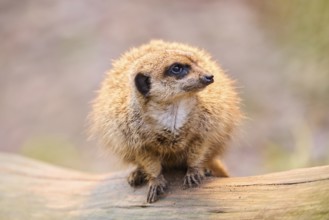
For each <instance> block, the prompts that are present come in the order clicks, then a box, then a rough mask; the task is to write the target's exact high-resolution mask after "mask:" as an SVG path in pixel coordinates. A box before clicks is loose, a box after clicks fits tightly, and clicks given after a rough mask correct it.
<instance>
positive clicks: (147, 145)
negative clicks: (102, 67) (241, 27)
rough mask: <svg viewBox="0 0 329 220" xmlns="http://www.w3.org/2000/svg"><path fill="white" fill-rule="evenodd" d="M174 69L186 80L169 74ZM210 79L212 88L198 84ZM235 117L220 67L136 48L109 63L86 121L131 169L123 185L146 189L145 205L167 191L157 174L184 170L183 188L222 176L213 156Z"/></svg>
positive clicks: (202, 56)
mask: <svg viewBox="0 0 329 220" xmlns="http://www.w3.org/2000/svg"><path fill="white" fill-rule="evenodd" d="M175 63H179V64H184V65H186V68H187V69H188V73H187V74H186V75H184V76H182V77H181V76H173V75H170V74H168V71H169V70H168V68H170V66H171V65H173V64H175ZM209 75H213V76H214V77H213V78H214V82H213V83H210V82H209V83H208V82H207V83H204V80H203V79H204V77H205V76H209ZM202 80H203V81H202ZM208 81H209V80H208ZM240 118H241V113H240V110H239V98H238V96H237V93H236V92H235V90H234V86H233V82H232V80H230V79H229V78H228V77H227V76H226V75H225V74H224V72H223V70H222V69H221V68H220V67H219V65H217V64H216V63H215V62H214V61H213V60H212V59H211V57H210V56H209V55H208V54H207V53H206V52H204V51H202V50H199V49H197V48H194V47H190V46H188V45H184V44H178V43H167V42H163V41H151V42H150V43H149V44H146V45H143V46H141V47H139V48H134V49H132V50H130V51H129V52H127V53H125V54H124V55H123V56H122V57H121V58H120V59H118V60H117V61H115V62H114V63H113V68H112V70H110V71H109V72H108V73H107V75H106V77H105V80H104V81H103V83H102V85H101V89H100V90H99V93H98V96H97V98H96V99H95V101H94V104H93V111H92V113H91V115H90V121H91V131H92V134H93V135H95V136H98V137H99V138H100V139H101V140H102V142H103V144H104V145H105V147H107V148H108V149H110V150H111V151H112V152H114V153H116V154H117V155H119V156H120V157H121V158H122V159H123V160H124V161H125V162H128V163H132V164H135V165H136V166H137V168H136V170H135V171H133V172H132V173H131V175H130V176H129V177H128V182H129V183H130V184H131V185H132V186H136V185H140V184H143V183H146V182H149V192H148V196H147V201H148V202H154V201H156V200H157V198H158V195H160V194H161V193H163V192H164V190H165V188H166V185H167V184H166V181H165V179H164V177H163V175H162V170H163V169H170V168H175V167H185V168H187V173H186V176H185V178H184V181H183V182H184V185H186V186H187V187H191V186H194V185H198V184H200V183H201V180H202V178H203V176H204V170H211V171H212V174H213V175H216V176H227V172H226V171H225V169H224V168H223V166H222V165H221V162H220V161H219V159H218V156H219V155H221V154H222V152H223V150H224V148H225V146H226V145H227V142H228V141H229V139H230V137H231V134H232V131H233V129H234V128H235V127H236V126H237V125H238V123H239V122H240Z"/></svg>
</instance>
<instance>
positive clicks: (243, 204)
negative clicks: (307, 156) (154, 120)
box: [0, 153, 329, 220]
mask: <svg viewBox="0 0 329 220" xmlns="http://www.w3.org/2000/svg"><path fill="white" fill-rule="evenodd" d="M127 175H128V172H119V173H110V174H104V175H92V174H86V173H81V172H77V171H73V170H69V169H63V168H59V167H55V166H52V165H48V164H45V163H42V162H37V161H34V160H31V159H27V158H23V157H21V156H18V155H12V154H5V153H1V154H0V219H1V220H28V219H33V220H39V219H42V220H44V219H52V220H57V219H58V220H59V219H60V220H62V219H65V220H67V219H68V220H71V219H72V220H75V219H79V220H80V219H81V220H85V219H88V220H89V219H91V220H101V219H329V166H321V167H312V168H305V169H296V170H290V171H285V172H279V173H271V174H266V175H260V176H250V177H231V178H213V177H209V178H206V179H205V180H204V182H203V184H202V185H201V186H200V187H198V188H192V189H187V190H184V189H183V188H182V178H183V173H182V172H173V173H167V174H166V175H165V176H166V177H167V179H168V182H169V183H170V184H169V189H168V191H167V194H166V195H164V196H163V197H162V198H161V199H160V200H159V201H157V202H156V203H153V204H147V203H146V201H145V200H146V193H147V186H143V187H140V188H137V189H133V188H131V187H130V186H129V185H128V183H127V181H126V177H127Z"/></svg>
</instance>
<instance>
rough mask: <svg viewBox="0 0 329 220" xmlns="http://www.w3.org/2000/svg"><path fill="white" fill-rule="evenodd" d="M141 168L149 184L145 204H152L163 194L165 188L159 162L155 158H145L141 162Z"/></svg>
mask: <svg viewBox="0 0 329 220" xmlns="http://www.w3.org/2000/svg"><path fill="white" fill-rule="evenodd" d="M141 166H142V167H143V170H144V171H145V174H146V176H147V180H148V182H149V189H148V193H147V202H148V203H153V202H155V201H156V200H158V197H159V196H160V195H161V194H164V192H165V190H166V188H167V181H166V180H165V178H164V177H163V175H162V173H161V169H162V167H161V162H160V160H158V159H156V158H153V159H151V158H147V159H144V160H143V161H141Z"/></svg>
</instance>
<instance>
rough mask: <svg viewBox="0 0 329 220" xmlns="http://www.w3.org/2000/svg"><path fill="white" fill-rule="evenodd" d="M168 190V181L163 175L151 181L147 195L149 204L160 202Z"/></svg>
mask: <svg viewBox="0 0 329 220" xmlns="http://www.w3.org/2000/svg"><path fill="white" fill-rule="evenodd" d="M166 189H167V181H166V180H165V179H164V178H163V176H162V175H161V176H160V177H158V178H156V179H155V180H151V181H150V184H149V190H148V193H147V200H146V201H147V202H148V203H153V202H155V201H157V200H158V198H159V196H160V195H162V194H164V193H165V190H166Z"/></svg>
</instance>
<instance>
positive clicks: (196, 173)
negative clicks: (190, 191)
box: [183, 168, 204, 188]
mask: <svg viewBox="0 0 329 220" xmlns="http://www.w3.org/2000/svg"><path fill="white" fill-rule="evenodd" d="M203 178H204V174H203V172H202V171H201V170H200V169H197V168H188V170H187V173H186V175H185V177H184V182H183V185H184V187H185V188H191V187H194V186H198V185H200V184H201V182H202V180H203Z"/></svg>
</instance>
